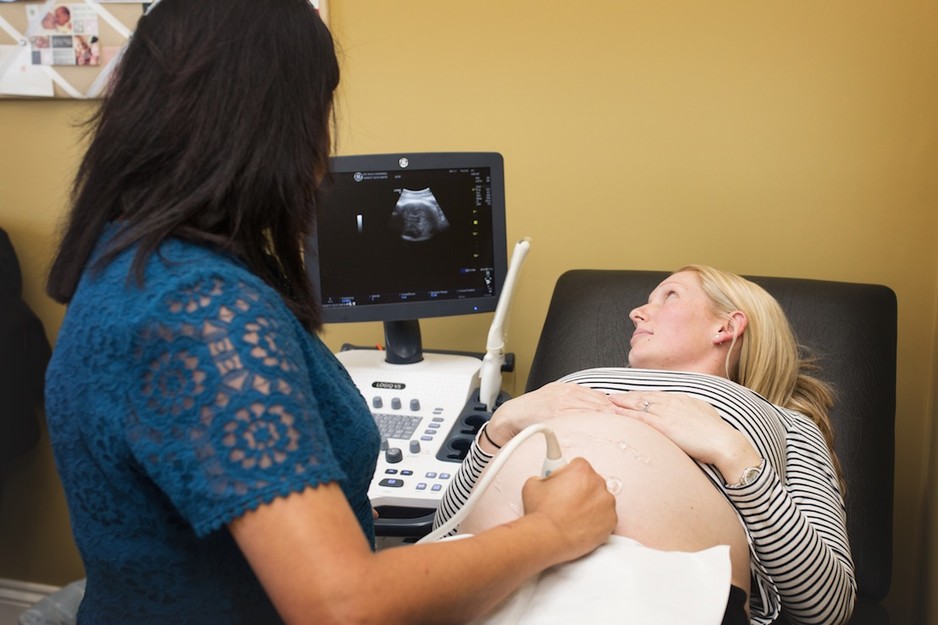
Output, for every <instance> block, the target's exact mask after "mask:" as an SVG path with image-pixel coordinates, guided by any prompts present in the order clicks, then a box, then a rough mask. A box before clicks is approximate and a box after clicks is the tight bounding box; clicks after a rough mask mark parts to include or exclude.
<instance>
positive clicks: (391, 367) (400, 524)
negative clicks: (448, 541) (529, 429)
mask: <svg viewBox="0 0 938 625" xmlns="http://www.w3.org/2000/svg"><path fill="white" fill-rule="evenodd" d="M336 357H337V358H338V359H339V360H340V361H341V362H342V364H343V365H344V366H345V367H346V369H347V370H348V371H349V374H350V375H351V376H352V380H353V381H354V382H355V385H356V386H357V387H358V389H359V390H360V391H361V393H362V395H363V396H364V398H365V400H366V401H367V402H368V406H369V407H370V408H371V412H372V415H373V416H374V418H375V422H376V423H377V425H378V429H379V430H380V431H381V439H382V443H381V452H380V454H379V456H378V464H377V467H376V469H375V477H374V479H373V480H372V483H371V487H370V489H369V491H368V495H369V497H370V498H371V502H372V505H373V506H374V507H375V508H376V509H377V510H378V512H379V515H380V516H379V520H378V523H377V524H376V525H377V526H376V532H377V533H378V535H379V536H380V535H395V536H401V535H417V534H422V533H426V531H429V523H430V521H432V515H433V513H434V512H435V510H436V508H437V506H438V505H439V502H440V500H441V499H442V497H443V493H444V491H445V490H446V487H447V486H448V485H449V483H450V482H451V481H452V479H453V476H454V475H455V474H456V471H457V470H458V469H459V465H460V463H461V462H462V460H463V459H464V458H465V456H466V453H467V452H468V450H469V447H470V445H471V444H472V440H473V439H474V437H475V435H476V434H477V433H478V431H479V428H480V427H481V426H482V424H483V423H485V422H486V421H488V419H489V417H490V416H491V413H489V412H486V410H485V406H484V405H482V404H480V403H479V401H478V396H479V369H480V367H481V364H482V361H481V360H480V359H479V358H476V357H473V356H466V355H459V354H438V353H431V352H424V354H423V357H424V359H423V360H422V361H421V362H419V363H414V364H407V365H397V364H389V363H387V362H385V361H384V353H383V352H381V351H380V350H373V349H349V350H345V351H341V352H339V353H338V354H336ZM418 526H420V527H418Z"/></svg>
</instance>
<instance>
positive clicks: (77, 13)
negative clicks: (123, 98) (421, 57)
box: [0, 0, 328, 99]
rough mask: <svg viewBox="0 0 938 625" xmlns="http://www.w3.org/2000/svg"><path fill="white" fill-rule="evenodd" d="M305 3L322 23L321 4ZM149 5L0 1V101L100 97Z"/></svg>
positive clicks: (103, 0) (321, 0) (118, 0)
mask: <svg viewBox="0 0 938 625" xmlns="http://www.w3.org/2000/svg"><path fill="white" fill-rule="evenodd" d="M157 1H158V0H157ZM195 1H197V0H195ZM310 1H311V2H312V4H313V5H314V6H316V8H317V9H318V10H319V12H320V14H321V15H322V17H323V19H327V15H328V12H327V7H326V0H310ZM150 4H151V2H127V1H126V0H0V98H75V99H93V98H99V97H101V95H102V94H103V93H104V90H105V88H106V86H107V80H108V77H109V76H110V74H111V72H112V71H113V69H114V67H115V65H116V64H117V62H118V60H119V59H120V54H121V51H122V50H123V47H124V45H125V44H126V42H127V40H128V39H129V38H130V36H131V34H132V33H133V29H134V28H135V27H136V25H137V20H139V19H140V16H141V15H143V13H144V12H145V11H146V10H147V8H148V7H149V6H150Z"/></svg>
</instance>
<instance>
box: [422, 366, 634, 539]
mask: <svg viewBox="0 0 938 625" xmlns="http://www.w3.org/2000/svg"><path fill="white" fill-rule="evenodd" d="M584 410H590V411H597V412H611V413H616V414H621V413H622V412H623V411H622V409H621V408H619V407H618V406H616V405H615V404H614V403H613V402H612V400H610V399H609V397H608V396H607V395H606V394H605V393H604V392H601V391H597V390H594V389H591V388H588V387H586V386H581V385H579V384H567V383H561V382H553V383H551V384H545V385H544V386H542V387H541V388H539V389H537V390H534V391H531V392H529V393H525V394H523V395H519V396H518V397H515V398H514V399H511V400H509V401H507V402H505V403H504V404H502V405H501V406H500V407H499V408H498V410H496V411H495V413H494V414H493V415H492V418H491V420H490V421H489V422H488V423H487V424H485V425H484V426H483V427H482V430H480V431H479V433H478V435H476V438H475V441H474V442H473V444H472V446H471V447H470V448H469V453H468V455H467V456H466V459H465V460H463V462H462V464H461V465H460V467H459V470H458V471H457V472H456V475H455V477H454V478H453V480H452V482H451V483H450V485H449V487H448V488H447V489H446V491H445V492H444V493H443V498H442V500H441V501H440V504H439V506H437V509H436V514H435V515H434V518H433V527H434V529H436V528H437V527H439V526H441V525H442V524H443V523H445V522H446V521H448V520H449V519H450V518H451V517H452V516H453V515H454V514H456V513H457V512H458V511H459V509H460V508H462V507H463V505H464V504H465V503H466V500H467V499H468V498H469V495H470V494H471V492H472V489H473V487H474V486H475V484H476V482H477V481H478V479H479V476H480V475H481V474H482V471H483V470H484V469H485V467H486V466H488V463H489V462H490V461H491V460H492V458H493V457H494V455H495V454H496V453H498V450H499V449H501V447H502V446H504V445H505V444H506V443H507V442H508V441H509V440H511V439H512V438H513V437H514V436H515V435H516V434H517V433H518V432H520V431H521V430H523V429H524V428H526V427H527V426H529V425H533V424H535V423H543V422H545V421H549V420H550V419H553V418H554V417H558V416H560V415H562V414H565V413H567V412H582V411H584Z"/></svg>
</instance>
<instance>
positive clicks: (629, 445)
mask: <svg viewBox="0 0 938 625" xmlns="http://www.w3.org/2000/svg"><path fill="white" fill-rule="evenodd" d="M549 425H550V427H551V429H553V430H554V432H555V433H556V434H557V438H558V440H559V441H560V446H561V449H562V450H563V455H564V458H567V459H570V458H573V457H575V456H581V457H583V458H585V459H586V460H588V461H589V462H590V464H591V465H592V466H593V468H594V469H595V470H596V471H597V472H598V473H599V474H600V475H602V476H603V477H605V478H606V483H607V486H608V488H609V490H610V491H611V492H612V493H613V494H615V496H616V511H617V512H618V515H619V523H618V525H617V527H616V530H615V533H616V534H619V535H621V536H627V537H629V538H632V539H635V540H637V541H639V542H640V543H642V544H643V545H645V546H647V547H652V548H655V549H661V550H666V551H700V550H702V549H706V548H708V547H712V546H714V545H729V546H730V559H731V561H732V568H733V575H732V579H733V584H734V585H735V586H738V587H740V588H742V589H743V590H745V591H746V592H747V593H748V592H749V546H748V543H747V541H746V535H745V532H744V531H743V527H742V525H741V523H740V521H739V518H738V517H737V516H736V512H735V510H734V508H733V507H732V505H731V504H730V503H729V502H728V501H727V500H726V498H725V497H724V496H723V494H722V493H721V492H720V491H719V490H718V489H717V488H716V487H715V486H714V485H713V484H712V483H711V482H710V480H709V479H708V478H707V477H706V475H704V473H703V472H702V471H701V470H700V468H699V467H698V466H697V464H696V463H694V462H693V461H692V460H691V459H690V458H689V457H688V456H687V455H686V454H685V453H684V452H683V451H682V450H681V449H680V448H679V447H677V446H676V445H675V444H674V443H672V442H671V441H670V439H668V438H666V437H665V436H664V435H662V434H661V433H660V432H658V431H657V430H655V429H654V428H652V427H650V426H648V425H645V424H644V423H641V422H639V421H634V420H632V419H629V418H627V417H621V416H615V415H606V414H598V413H592V412H583V413H575V414H567V415H564V416H563V417H558V418H556V419H552V420H551V421H550V423H549ZM544 455H545V444H544V437H543V436H542V435H540V434H537V435H535V436H533V437H532V438H530V439H528V440H527V441H525V442H524V443H523V444H522V445H521V447H519V448H518V450H517V451H516V452H515V453H514V454H512V455H511V457H510V458H509V459H508V460H507V463H506V464H505V465H504V466H503V468H502V469H501V470H500V471H499V472H498V474H497V475H496V476H495V479H494V481H493V482H492V483H491V484H490V485H489V487H488V489H487V490H486V491H485V493H484V494H483V495H482V496H481V498H480V499H479V500H478V503H477V504H476V505H475V506H474V507H473V509H472V511H471V512H470V513H469V516H468V517H467V518H466V519H465V520H464V521H463V523H462V524H461V525H460V529H459V531H460V532H467V533H472V534H477V533H479V532H481V531H483V530H485V529H488V528H490V527H493V526H495V525H499V524H501V523H505V522H508V521H511V520H514V519H516V518H518V517H519V516H521V514H522V513H523V506H522V502H521V487H522V485H523V484H524V482H525V480H527V479H528V478H530V477H531V476H534V475H539V474H540V470H541V464H542V463H543V461H544ZM493 462H494V461H493ZM489 466H491V465H489Z"/></svg>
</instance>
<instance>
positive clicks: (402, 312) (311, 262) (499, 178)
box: [306, 152, 508, 323]
mask: <svg viewBox="0 0 938 625" xmlns="http://www.w3.org/2000/svg"><path fill="white" fill-rule="evenodd" d="M405 163H406V164H405ZM467 167H469V168H472V167H478V168H487V169H488V170H489V172H490V176H491V192H492V239H493V252H494V254H493V256H494V258H493V261H494V262H493V264H494V270H495V271H494V273H495V287H494V293H493V295H492V296H485V297H467V298H463V299H447V300H429V301H428V300H423V301H412V302H394V303H389V304H370V305H367V306H348V307H328V308H323V307H322V288H321V280H320V273H319V262H318V257H319V255H318V247H319V243H318V232H319V229H318V226H317V227H316V228H314V230H313V233H312V234H311V235H310V237H309V240H308V241H307V251H306V254H307V273H308V275H309V278H310V281H311V282H312V285H313V293H314V295H315V297H316V302H317V304H318V305H319V306H320V308H321V311H322V313H321V314H322V320H323V322H324V323H350V322H373V321H382V322H387V321H407V320H419V319H425V318H432V317H448V316H459V315H471V314H477V313H486V312H492V311H494V310H495V308H496V306H497V304H498V299H499V297H500V296H501V292H502V288H503V287H504V284H505V276H506V274H507V271H508V252H507V249H508V240H507V232H506V221H505V219H506V216H505V165H504V159H503V157H502V155H501V154H500V153H498V152H408V153H403V152H402V153H386V154H355V155H338V156H333V157H331V158H330V172H331V173H341V174H348V173H355V172H356V171H403V170H405V169H406V170H426V169H455V168H467ZM327 183H328V182H327Z"/></svg>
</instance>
